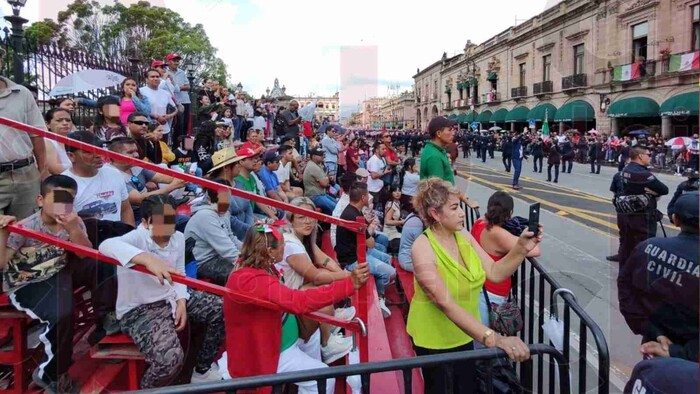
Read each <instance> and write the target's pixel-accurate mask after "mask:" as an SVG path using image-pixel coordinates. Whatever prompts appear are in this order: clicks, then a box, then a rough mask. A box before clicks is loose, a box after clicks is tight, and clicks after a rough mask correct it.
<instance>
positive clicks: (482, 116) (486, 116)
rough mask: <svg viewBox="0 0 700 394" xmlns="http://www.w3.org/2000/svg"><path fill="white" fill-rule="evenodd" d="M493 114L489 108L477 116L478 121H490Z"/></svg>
mask: <svg viewBox="0 0 700 394" xmlns="http://www.w3.org/2000/svg"><path fill="white" fill-rule="evenodd" d="M491 115H492V112H491V111H489V110H486V111H484V112H482V113H480V114H479V116H477V117H476V121H477V122H481V123H488V121H489V120H491Z"/></svg>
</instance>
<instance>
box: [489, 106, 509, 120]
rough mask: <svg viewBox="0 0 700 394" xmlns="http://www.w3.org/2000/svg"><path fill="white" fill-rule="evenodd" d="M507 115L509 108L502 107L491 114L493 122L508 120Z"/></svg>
mask: <svg viewBox="0 0 700 394" xmlns="http://www.w3.org/2000/svg"><path fill="white" fill-rule="evenodd" d="M506 115H508V110H507V109H505V108H501V109H499V110H498V111H496V112H494V113H493V115H491V120H490V122H491V123H503V122H505V121H506Z"/></svg>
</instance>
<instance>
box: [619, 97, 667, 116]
mask: <svg viewBox="0 0 700 394" xmlns="http://www.w3.org/2000/svg"><path fill="white" fill-rule="evenodd" d="M658 116H659V104H657V103H656V101H654V100H652V99H650V98H647V97H630V98H626V99H622V100H617V101H615V102H614V103H612V104H610V108H608V117H611V118H655V117H658Z"/></svg>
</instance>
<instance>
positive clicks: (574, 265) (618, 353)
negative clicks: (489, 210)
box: [457, 152, 683, 392]
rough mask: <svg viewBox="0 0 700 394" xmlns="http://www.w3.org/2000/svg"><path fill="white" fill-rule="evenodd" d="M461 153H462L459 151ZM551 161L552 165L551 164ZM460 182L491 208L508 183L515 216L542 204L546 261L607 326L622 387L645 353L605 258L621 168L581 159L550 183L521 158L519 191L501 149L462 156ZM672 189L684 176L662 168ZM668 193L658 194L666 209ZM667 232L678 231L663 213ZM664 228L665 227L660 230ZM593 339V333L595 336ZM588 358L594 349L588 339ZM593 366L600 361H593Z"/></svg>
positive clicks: (613, 242) (615, 386)
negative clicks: (593, 167) (597, 168)
mask: <svg viewBox="0 0 700 394" xmlns="http://www.w3.org/2000/svg"><path fill="white" fill-rule="evenodd" d="M460 154H461V152H460ZM545 165H546V164H545ZM457 169H458V175H459V176H458V178H457V185H458V187H460V188H461V189H462V190H465V191H466V193H467V194H468V195H469V197H470V198H472V199H475V200H476V201H478V202H479V204H480V206H481V212H482V214H483V212H484V211H485V209H486V203H487V201H488V198H489V196H490V195H491V194H493V192H494V191H495V190H506V191H508V192H509V193H511V195H512V196H513V197H514V198H515V202H516V205H515V215H519V216H524V217H527V207H528V205H529V204H531V203H534V202H539V203H540V204H541V206H542V214H541V217H540V222H541V223H542V224H543V226H544V231H545V239H544V241H543V244H542V246H541V249H542V256H541V257H540V258H539V259H538V260H539V261H540V263H541V264H542V265H543V266H544V267H545V268H546V269H547V271H548V272H549V273H551V274H552V275H553V276H554V278H555V279H556V280H558V281H559V282H560V283H561V284H562V286H564V287H566V288H568V289H570V290H572V291H573V292H574V294H576V297H577V299H578V302H579V304H580V305H581V306H582V307H583V308H584V309H585V311H586V312H587V313H588V314H589V315H590V316H591V317H592V318H593V320H595V321H596V323H597V324H598V325H599V326H600V327H601V329H602V330H603V332H604V334H605V337H606V340H607V343H608V347H609V349H610V356H611V385H610V388H611V392H622V388H623V387H624V384H625V383H626V382H627V380H628V379H629V375H630V373H631V371H632V368H633V367H634V365H635V364H636V363H637V362H639V361H640V360H641V356H640V354H639V344H640V339H641V337H638V336H635V335H634V334H633V333H632V332H631V331H630V330H629V328H628V327H627V324H626V323H625V321H624V318H623V317H622V315H621V314H620V311H619V306H618V301H617V283H616V278H617V272H618V265H617V263H611V262H609V261H607V260H605V256H608V255H611V254H614V253H616V251H617V245H618V233H617V225H616V219H615V212H614V209H613V207H612V204H611V202H610V199H611V197H612V195H611V193H610V192H609V186H610V181H611V180H612V177H613V175H614V173H615V171H616V169H615V168H612V167H603V168H602V170H601V173H600V174H599V175H596V174H590V167H589V166H588V165H583V164H578V163H575V164H574V167H573V171H572V173H571V174H568V173H567V174H560V177H559V183H557V184H555V183H549V182H546V179H547V175H546V167H545V170H544V171H543V173H541V174H540V173H534V172H533V171H532V170H533V169H532V161H529V162H523V170H522V175H521V180H520V186H522V187H523V188H522V189H521V190H519V191H516V190H513V189H512V188H511V185H512V173H506V172H505V170H504V167H503V164H502V162H501V157H500V152H496V153H495V158H494V159H487V160H486V163H482V162H481V160H480V159H478V160H477V159H476V157H475V156H472V157H471V158H470V159H462V158H460V159H459V160H458V168H457ZM659 178H660V179H661V180H662V182H664V183H665V184H666V185H668V187H669V189H670V190H671V194H672V193H673V191H674V190H675V189H676V187H677V185H678V184H679V183H680V182H681V181H683V178H680V177H675V176H670V175H665V174H661V175H659ZM669 200H670V196H666V197H662V198H661V199H660V201H659V207H660V208H661V211H663V212H665V211H666V206H667V204H668V201H669ZM664 223H665V226H664V227H665V229H666V231H667V233H668V235H669V236H672V235H673V234H676V233H677V230H676V229H675V228H674V227H673V226H672V225H670V224H669V222H668V219H666V218H664ZM658 235H660V236H661V235H662V234H661V230H659V234H658ZM589 342H590V336H589ZM588 348H589V350H590V351H589V359H595V348H594V347H592V346H591V345H590V343H589V346H588ZM594 367H595V366H594Z"/></svg>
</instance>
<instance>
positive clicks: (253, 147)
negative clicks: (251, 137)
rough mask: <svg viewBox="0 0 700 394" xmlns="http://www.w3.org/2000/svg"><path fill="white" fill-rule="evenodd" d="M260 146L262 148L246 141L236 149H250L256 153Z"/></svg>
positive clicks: (258, 144)
mask: <svg viewBox="0 0 700 394" xmlns="http://www.w3.org/2000/svg"><path fill="white" fill-rule="evenodd" d="M262 146H263V145H262V144H260V143H257V144H254V143H252V142H250V141H246V142H245V143H244V144H243V145H241V147H240V148H238V149H250V150H254V151H257V150H258V149H260V148H261V147H262Z"/></svg>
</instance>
